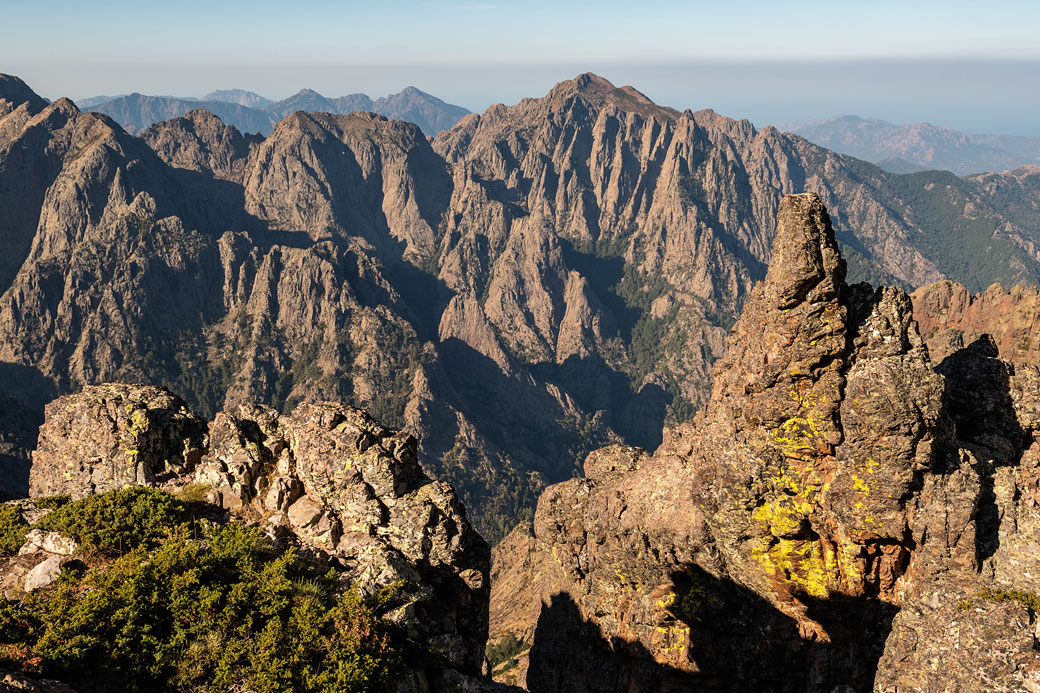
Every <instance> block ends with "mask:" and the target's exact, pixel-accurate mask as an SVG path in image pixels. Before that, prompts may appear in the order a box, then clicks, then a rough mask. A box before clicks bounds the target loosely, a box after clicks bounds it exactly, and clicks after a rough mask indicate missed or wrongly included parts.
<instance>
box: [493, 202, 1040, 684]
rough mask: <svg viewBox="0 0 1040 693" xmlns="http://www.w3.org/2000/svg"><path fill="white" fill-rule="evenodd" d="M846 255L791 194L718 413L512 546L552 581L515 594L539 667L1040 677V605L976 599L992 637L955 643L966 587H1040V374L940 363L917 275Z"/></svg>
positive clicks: (753, 675) (986, 351)
mask: <svg viewBox="0 0 1040 693" xmlns="http://www.w3.org/2000/svg"><path fill="white" fill-rule="evenodd" d="M844 276H845V265H844V262H843V261H842V259H841V258H840V256H839V254H838V248H837V244H836V242H835V239H834V234H833V231H832V229H831V226H830V221H829V219H828V216H827V213H826V211H825V210H824V208H823V206H822V204H821V203H820V201H819V199H818V198H817V197H816V196H815V195H809V194H807V195H792V196H788V197H787V198H785V199H784V200H783V202H782V203H781V205H780V209H779V213H778V229H777V236H776V241H775V245H774V248H773V260H772V262H771V264H770V266H769V271H768V273H767V276H766V279H765V280H764V281H763V282H762V283H761V284H759V285H757V286H756V287H755V289H754V290H753V292H752V294H751V297H750V299H749V300H748V302H747V304H746V306H745V308H744V312H743V315H742V317H741V318H740V320H738V321H737V323H736V324H735V325H734V327H733V330H732V331H731V334H730V337H729V340H728V342H727V349H726V354H725V356H724V357H723V358H722V359H721V360H720V361H719V362H718V363H717V365H716V369H715V384H714V389H713V392H712V396H711V399H710V401H709V402H708V404H707V406H706V407H705V409H704V410H703V411H702V412H701V413H700V414H698V416H697V418H696V420H695V421H694V422H693V423H692V424H686V425H682V426H679V427H678V428H676V429H673V430H671V431H666V433H665V439H664V443H663V444H662V446H661V447H660V448H659V449H658V451H657V452H656V453H655V454H654V455H652V456H650V455H645V454H640V453H638V452H633V451H631V450H626V449H624V448H620V447H613V448H607V449H604V450H601V451H597V452H595V453H593V454H592V455H590V456H589V460H588V462H587V463H586V475H585V478H583V479H573V480H571V481H567V482H564V483H562V484H557V485H555V486H551V487H549V488H548V489H546V491H545V492H544V493H543V495H542V497H541V499H540V500H539V503H538V508H537V511H536V513H535V520H534V525H533V537H528V538H524V537H523V536H514V537H511V540H510V541H509V542H508V543H507V544H505V548H504V549H497V550H496V553H497V552H500V551H503V550H506V549H508V550H509V551H511V552H512V553H513V554H514V555H515V556H514V557H516V556H519V554H518V552H520V553H522V554H523V555H522V556H520V557H521V558H522V559H523V560H516V561H515V562H514V565H512V566H511V565H509V564H508V563H503V560H502V556H501V555H496V559H495V566H496V568H495V575H496V580H498V581H501V582H503V583H505V584H513V585H523V586H524V588H523V589H524V590H525V593H526V594H528V595H530V598H531V599H538V600H539V602H540V603H541V607H540V610H539V611H538V614H537V616H534V615H533V613H532V611H531V610H530V609H529V608H527V607H525V606H524V605H523V604H522V603H519V602H517V601H516V600H510V601H508V602H507V603H508V604H511V605H512V606H511V607H509V608H507V609H503V608H501V606H500V605H493V608H492V614H493V621H492V638H493V639H496V638H500V637H502V636H503V634H505V633H513V634H515V635H516V636H517V637H520V638H522V639H523V640H524V641H525V642H526V643H527V644H528V645H530V652H529V654H528V655H527V658H526V666H527V669H526V677H525V682H526V685H527V687H528V688H529V689H530V690H532V691H551V690H563V689H566V690H574V691H626V692H628V691H650V690H690V689H696V690H763V689H765V690H809V691H832V690H868V689H870V688H872V687H873V686H874V685H875V681H876V685H877V686H879V687H884V690H886V691H887V690H899V691H905V690H968V689H972V688H974V687H975V686H976V682H977V679H972V678H970V676H971V675H972V674H971V672H976V673H977V674H978V675H980V676H985V677H989V678H987V679H986V680H988V681H989V680H991V681H992V682H993V685H994V686H997V687H998V688H999V687H1000V686H1004V687H1006V688H1007V689H1008V690H1011V689H1014V690H1023V689H1028V685H1032V684H1031V683H1030V682H1031V681H1032V680H1033V679H1032V678H1031V677H1032V676H1033V674H1032V673H1031V672H1032V667H1033V666H1034V664H1033V663H1032V662H1033V659H1034V657H1035V656H1036V649H1035V645H1034V644H1033V642H1034V641H1033V640H1032V639H1031V638H1030V637H1027V634H1029V633H1031V632H1032V631H1031V630H1030V629H1033V628H1035V626H1036V623H1035V614H1034V613H1033V611H1032V610H1031V609H1029V608H1026V609H1013V608H1012V607H1011V606H1008V605H1001V606H1000V607H999V608H997V609H991V608H989V606H985V607H978V608H977V609H976V610H975V611H971V610H965V611H964V612H963V613H961V612H957V613H958V616H959V619H958V620H957V623H960V624H962V625H963V629H962V630H961V631H958V632H959V633H962V634H963V635H964V641H963V646H966V647H971V648H973V649H972V651H971V652H969V653H967V654H966V655H964V657H963V659H962V661H961V662H960V663H959V664H958V666H955V667H946V668H943V667H942V666H941V665H939V664H937V663H939V662H942V661H943V657H945V656H948V649H947V648H948V645H947V640H948V635H949V630H948V628H949V627H950V623H951V620H952V619H951V613H950V612H949V610H948V609H947V605H956V604H957V603H962V604H963V603H965V600H969V599H975V603H981V602H980V601H979V598H978V597H977V596H976V595H977V594H979V593H980V591H984V590H990V589H1007V590H1031V589H1035V588H1034V587H1033V584H1034V582H1033V580H1034V578H1033V576H1034V575H1037V574H1040V563H1037V562H1036V560H1035V557H1036V556H1035V554H1036V552H1035V547H1033V548H1031V542H1033V543H1035V541H1034V535H1032V534H1030V532H1032V531H1033V530H1031V529H1030V528H1033V527H1040V514H1038V513H1037V510H1036V507H1035V502H1034V500H1033V498H1034V497H1035V496H1034V491H1035V489H1036V488H1037V485H1036V484H1037V477H1038V475H1037V474H1036V472H1035V471H1034V470H1035V468H1036V463H1035V462H1034V458H1036V456H1037V455H1036V454H1035V453H1033V452H1032V451H1033V450H1034V444H1033V443H1032V437H1031V432H1032V430H1033V428H1034V426H1035V424H1033V423H1031V422H1033V421H1036V420H1037V416H1036V415H1037V411H1038V410H1037V406H1036V403H1037V398H1038V396H1040V389H1038V388H1037V383H1038V380H1040V377H1038V376H1037V374H1035V373H1034V372H1033V371H1031V370H1029V369H1024V370H1023V369H1016V368H1014V367H1012V366H1010V365H1009V364H1006V363H1005V362H1002V361H1000V360H999V359H997V358H996V350H995V349H993V348H991V347H987V346H986V345H985V344H984V343H983V344H980V345H977V346H975V347H973V348H972V349H965V350H962V351H959V352H957V353H955V354H953V355H951V356H950V359H947V361H946V362H944V363H943V365H942V366H940V367H938V368H936V367H935V366H933V364H932V361H931V359H930V357H929V350H928V348H927V347H926V345H925V343H924V341H923V340H922V338H921V337H920V335H919V333H918V330H917V326H916V323H915V322H914V320H913V316H912V310H913V308H912V305H911V301H910V298H909V297H908V296H907V294H905V293H904V292H902V291H900V290H898V289H893V288H881V289H877V290H874V289H871V288H870V287H868V286H866V285H857V286H851V287H850V286H847V285H846V284H845V282H844ZM1035 449H1040V446H1036V448H1035ZM1015 523H1021V527H1022V528H1023V531H1024V532H1025V534H1024V536H1023V535H1020V534H1019V533H1018V529H1017V526H1016V524H1015ZM518 531H519V530H518ZM1020 537H1021V538H1020ZM524 547H526V549H525V548H524ZM980 571H981V572H980ZM494 594H495V597H496V598H500V599H507V598H506V597H501V596H500V595H501V592H500V591H499V590H498V589H496V590H495V592H494ZM955 608H956V606H949V609H955ZM900 609H903V610H902V612H900ZM1012 612H1013V613H1012ZM890 630H891V636H889V631H890ZM532 631H533V634H532ZM991 637H992V638H994V646H995V648H994V649H993V650H992V651H985V649H984V648H985V647H986V646H985V645H984V643H985V641H986V639H987V638H991ZM886 638H887V644H886ZM882 655H884V656H882ZM879 666H880V669H879ZM904 666H905V667H906V671H905V674H904V672H903V667H904ZM1016 682H1017V683H1016ZM1015 685H1017V686H1019V688H1017V689H1016V688H1015ZM1022 687H1025V688H1022Z"/></svg>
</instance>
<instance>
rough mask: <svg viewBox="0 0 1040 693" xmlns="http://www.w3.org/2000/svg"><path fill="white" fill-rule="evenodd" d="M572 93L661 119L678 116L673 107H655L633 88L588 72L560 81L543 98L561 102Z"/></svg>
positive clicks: (623, 109)
mask: <svg viewBox="0 0 1040 693" xmlns="http://www.w3.org/2000/svg"><path fill="white" fill-rule="evenodd" d="M572 96H580V97H581V98H583V99H585V100H586V101H587V102H589V103H591V104H593V105H595V106H597V107H602V106H604V105H607V104H609V105H611V106H615V107H617V108H619V109H620V110H622V111H632V112H636V113H639V114H641V115H643V116H645V117H649V116H651V115H653V116H656V117H658V118H661V119H664V120H674V119H675V118H676V117H678V115H679V112H678V111H676V110H675V109H672V108H667V107H663V106H658V105H657V104H655V103H654V102H653V101H651V100H650V99H649V98H648V97H647V96H646V95H645V94H643V93H642V92H640V91H638V90H637V89H635V88H634V87H631V86H624V87H620V88H619V87H615V86H614V85H613V84H612V83H611V82H610V81H609V80H607V79H605V78H603V77H600V76H599V75H596V74H593V73H591V72H585V73H583V74H580V75H578V76H577V77H575V78H574V79H572V80H568V81H566V82H560V83H559V84H557V85H556V86H554V87H553V88H552V90H550V91H549V94H548V95H547V97H546V98H547V99H549V100H550V101H553V102H562V101H564V100H566V99H568V98H569V97H572Z"/></svg>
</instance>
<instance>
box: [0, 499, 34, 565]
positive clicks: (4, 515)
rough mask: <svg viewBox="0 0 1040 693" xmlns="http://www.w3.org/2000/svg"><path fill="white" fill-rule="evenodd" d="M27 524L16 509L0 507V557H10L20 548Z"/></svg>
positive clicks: (8, 506) (27, 528) (7, 506)
mask: <svg viewBox="0 0 1040 693" xmlns="http://www.w3.org/2000/svg"><path fill="white" fill-rule="evenodd" d="M28 530H29V524H28V523H27V522H26V521H25V520H23V519H22V514H21V513H20V512H18V509H17V508H15V507H13V506H10V505H0V556H11V555H13V554H15V553H17V552H18V549H20V548H22V544H24V543H25V533H26V532H27V531H28Z"/></svg>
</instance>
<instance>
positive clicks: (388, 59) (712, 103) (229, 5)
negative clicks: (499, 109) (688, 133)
mask: <svg viewBox="0 0 1040 693" xmlns="http://www.w3.org/2000/svg"><path fill="white" fill-rule="evenodd" d="M0 3H2V10H3V16H4V17H5V24H7V25H8V28H9V31H6V32H5V38H4V41H3V43H2V45H0V71H2V72H10V73H13V74H17V75H19V76H21V77H22V78H23V79H26V81H28V82H29V83H30V85H31V86H33V87H34V88H35V89H36V90H37V91H38V92H40V93H41V94H43V95H45V96H48V97H51V98H54V97H56V96H60V95H67V96H71V97H73V98H76V97H84V96H90V95H94V94H99V93H122V92H127V91H140V92H145V93H174V94H183V95H201V94H203V93H205V92H207V91H210V90H212V89H216V88H228V87H242V88H248V89H252V90H255V91H258V92H260V93H262V94H264V95H266V96H269V97H272V98H280V97H284V96H287V95H288V94H290V93H292V92H295V91H297V90H298V89H299V88H301V87H305V86H306V87H310V88H314V89H317V90H318V91H321V92H322V93H326V94H329V95H338V94H343V93H349V92H354V91H365V92H367V93H370V94H372V95H374V96H377V95H381V94H385V93H389V92H391V91H397V90H399V89H401V88H402V87H404V86H406V85H408V84H414V85H416V86H418V87H420V88H422V89H425V90H426V91H430V92H432V93H435V94H437V95H438V96H441V97H442V98H445V99H447V100H449V101H453V102H456V103H460V104H461V105H463V106H466V107H467V108H470V109H474V110H479V109H482V108H484V107H486V106H487V105H489V104H491V103H495V102H506V103H509V102H514V101H516V100H518V99H519V98H521V97H523V96H537V95H541V94H544V93H545V91H547V90H548V88H549V87H551V85H552V84H553V83H555V82H557V81H559V80H562V79H567V78H569V77H573V76H574V75H575V74H577V73H578V72H582V71H585V70H593V71H596V72H599V73H601V74H604V76H606V77H607V78H609V79H611V80H612V81H615V82H619V83H620V82H631V83H633V84H634V85H635V86H636V87H638V88H640V89H642V90H643V91H645V92H646V93H647V94H649V95H650V96H651V97H652V98H655V99H656V100H658V101H661V102H662V103H666V104H668V105H673V106H676V107H679V108H686V107H691V108H701V107H712V108H715V109H716V110H718V111H720V112H723V113H726V114H727V115H732V116H737V117H749V118H751V119H752V120H754V121H755V122H756V123H758V124H765V123H766V122H783V121H785V120H794V119H801V118H813V117H827V116H831V115H836V114H838V113H859V114H861V115H873V116H878V117H883V118H886V119H889V120H895V121H897V122H909V121H917V120H930V121H932V122H938V123H942V124H947V125H952V126H955V127H961V128H966V129H975V130H980V129H983V130H989V131H1000V132H1019V133H1021V134H1040V119H1038V118H1036V114H1037V113H1040V77H1038V75H1040V70H1038V67H1040V2H1025V1H1018V2H991V3H988V4H987V3H980V2H963V1H960V0H946V1H945V2H933V1H931V0H924V1H918V2H911V1H909V0H903V2H891V1H889V0H873V1H872V2H862V3H847V2H840V1H839V2H834V1H833V0H832V1H831V2H786V3H781V2H775V1H774V2H764V1H763V2H759V1H751V2H740V3H737V2H733V3H729V4H725V3H719V2H713V3H701V2H664V1H662V0H657V1H653V0H651V1H647V0H644V1H643V2H639V3H635V2H616V1H614V0H600V1H599V2H591V1H587V0H573V1H569V2H568V1H565V0H557V1H556V2H548V1H545V0H527V1H525V2H515V1H514V2H499V1H498V0H477V1H474V2H470V1H468V0H444V1H435V0H428V1H427V0H411V1H409V0H383V1H381V2H380V1H374V2H353V1H341V2H333V1H332V0H302V1H297V2H293V3H286V2H271V1H269V0H253V1H252V2H241V1H238V0H235V1H223V2H221V1H219V0H209V1H201V0H182V1H180V2H168V1H167V2H162V3H158V2H148V1H147V0H139V1H137V2H126V1H122V0H120V1H117V2H92V3H86V2H82V0H77V1H75V2H73V1H71V0H52V1H50V2H46V3H43V2H40V3H36V2H24V1H23V0H0ZM789 81H790V83H791V84H793V85H797V86H799V87H801V86H803V85H804V86H805V90H804V92H803V93H801V94H800V95H795V94H792V93H791V90H790V89H789V88H788V89H784V88H782V87H783V86H784V85H785V84H786V83H788V82H789ZM813 89H815V93H813ZM1026 130H1031V131H1030V132H1026Z"/></svg>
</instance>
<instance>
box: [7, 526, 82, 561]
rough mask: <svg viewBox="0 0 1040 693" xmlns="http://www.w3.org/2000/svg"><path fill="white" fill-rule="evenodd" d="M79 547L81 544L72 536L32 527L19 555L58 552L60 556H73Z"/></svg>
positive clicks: (26, 535)
mask: <svg viewBox="0 0 1040 693" xmlns="http://www.w3.org/2000/svg"><path fill="white" fill-rule="evenodd" d="M78 548H79V544H77V543H76V540H75V539H72V538H71V537H65V536H62V535H61V534H59V533H57V532H48V531H45V530H42V529H30V530H29V531H28V532H26V534H25V544H24V545H23V546H22V547H21V548H20V549H18V555H19V556H24V555H25V554H29V553H38V552H40V551H44V552H46V553H53V554H58V555H60V556H71V555H72V554H74V553H75V552H76V549H78Z"/></svg>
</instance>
